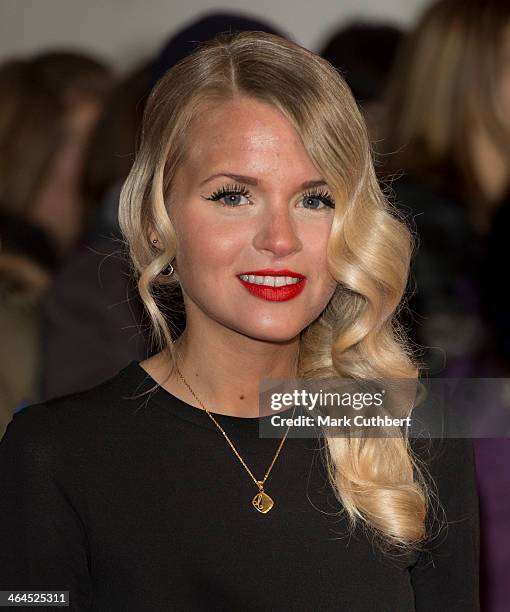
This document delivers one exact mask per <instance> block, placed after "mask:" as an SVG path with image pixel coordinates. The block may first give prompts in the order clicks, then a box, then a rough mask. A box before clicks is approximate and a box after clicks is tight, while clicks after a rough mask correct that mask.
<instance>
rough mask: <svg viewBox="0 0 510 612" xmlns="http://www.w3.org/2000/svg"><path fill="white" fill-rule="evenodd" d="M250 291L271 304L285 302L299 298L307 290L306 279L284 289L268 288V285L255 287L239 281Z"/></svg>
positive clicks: (284, 286) (283, 287) (285, 286)
mask: <svg viewBox="0 0 510 612" xmlns="http://www.w3.org/2000/svg"><path fill="white" fill-rule="evenodd" d="M239 280H240V281H241V284H243V285H244V286H245V287H246V289H248V291H249V292H250V293H251V294H252V295H254V296H256V297H258V298H262V299H263V300H268V301H269V302H285V301H287V300H292V299H293V298H295V297H297V296H298V295H299V294H300V293H301V292H302V291H303V289H304V288H305V282H306V279H304V278H303V279H302V280H300V281H298V282H297V283H294V284H293V285H283V286H282V287H268V286H267V285H255V284H254V283H249V282H248V281H245V280H243V279H242V278H240V279H239Z"/></svg>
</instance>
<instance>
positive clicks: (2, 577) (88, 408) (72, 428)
mask: <svg viewBox="0 0 510 612" xmlns="http://www.w3.org/2000/svg"><path fill="white" fill-rule="evenodd" d="M154 384H155V383H154V381H153V380H152V379H151V378H150V377H149V376H148V375H147V373H146V372H145V371H144V370H143V368H141V366H140V365H139V363H138V362H136V361H133V362H131V363H130V364H129V365H128V366H127V367H125V368H124V369H123V370H121V371H120V372H119V373H118V374H117V375H116V376H115V377H113V378H111V379H110V380H108V381H106V382H105V383H103V384H101V385H99V386H96V387H94V388H93V389H91V390H88V391H82V392H80V393H77V394H74V395H68V396H65V397H61V398H58V399H54V400H51V401H48V402H46V403H43V404H38V405H34V406H30V407H28V408H25V409H24V410H23V411H21V412H20V413H18V414H16V416H15V417H14V420H13V421H12V422H11V424H10V425H9V427H8V429H7V432H6V434H5V436H4V438H3V440H2V442H1V443H0V491H1V494H0V542H1V545H0V590H21V589H23V590H44V591H55V590H69V591H70V608H71V609H72V610H97V611H108V612H112V611H117V610H118V611H123V612H128V611H144V610H147V611H151V612H156V611H163V610H165V611H168V610H207V611H210V610H222V611H230V610H247V611H250V610H253V611H255V610H257V611H260V610H286V611H287V610H303V611H304V610H306V611H310V610H321V611H322V610H324V611H326V610H335V611H342V610H345V611H348V612H357V611H364V612H410V611H411V610H418V611H423V612H435V611H437V612H447V611H448V612H453V611H455V610H459V611H460V610H462V612H468V611H472V610H478V609H479V604H478V555H479V540H478V537H479V535H478V496H477V490H476V485H475V472H474V462H473V451H472V445H471V442H470V441H469V440H463V439H449V440H443V441H442V442H439V441H435V442H434V443H433V445H431V444H430V443H427V445H426V447H427V449H425V447H424V448H423V449H422V451H420V452H422V456H423V457H426V458H427V462H428V466H429V470H430V473H431V476H432V477H433V478H434V481H435V483H436V485H437V489H438V494H439V498H440V501H441V503H442V505H443V508H444V509H445V511H446V517H447V520H448V525H447V527H446V528H443V529H442V530H441V531H440V532H437V533H436V535H435V536H431V539H430V542H428V544H427V546H426V548H425V550H424V551H423V552H413V553H410V554H407V555H404V556H402V555H401V556H398V555H391V556H388V555H385V554H383V553H382V552H380V550H379V548H378V547H376V546H374V545H373V542H372V541H371V536H370V533H369V532H366V531H364V530H363V529H362V528H361V527H359V528H356V530H355V532H354V533H353V534H351V535H349V534H348V531H347V522H346V520H345V518H342V517H340V518H339V517H338V514H337V513H338V510H339V509H340V505H339V502H337V500H336V499H335V497H334V495H333V492H332V489H331V486H330V485H329V483H328V481H327V476H326V472H325V467H324V464H323V461H322V458H321V456H320V454H321V452H322V451H321V450H320V445H321V440H320V439H318V438H316V439H312V438H309V439H304V438H291V437H288V438H287V440H286V442H285V444H284V446H283V449H282V451H281V454H280V456H279V458H278V460H277V461H276V463H275V465H274V467H273V469H272V471H271V473H270V476H269V478H268V480H267V482H266V486H265V490H266V492H267V493H268V494H269V495H271V497H272V498H273V499H274V501H275V505H274V507H273V508H272V509H271V510H270V511H269V512H268V513H267V514H261V513H259V512H258V511H257V510H256V509H255V508H254V507H253V506H252V503H251V500H252V498H253V496H254V495H255V493H256V492H257V488H256V486H255V484H254V482H253V481H252V480H251V479H250V477H249V475H248V474H247V472H246V471H245V470H244V468H243V466H242V465H241V463H240V462H239V460H238V459H237V457H236V456H235V455H234V453H233V452H232V449H231V448H230V446H229V445H228V444H227V442H226V440H225V439H224V437H223V436H222V434H221V432H220V431H219V430H218V429H217V428H216V426H215V425H214V423H213V422H212V421H211V420H210V419H209V417H208V416H207V414H206V413H205V412H203V411H202V410H200V409H198V408H196V407H194V406H191V405H189V404H186V403H185V402H183V401H182V400H180V399H178V398H177V397H175V396H173V395H171V394H170V393H168V392H167V391H166V390H164V389H163V388H161V387H159V386H158V387H157V388H156V391H155V392H154V393H153V394H152V395H150V396H149V398H148V396H147V395H144V396H142V397H140V396H138V397H135V396H137V395H138V394H140V393H141V392H142V391H145V390H147V389H149V388H151V387H153V386H154ZM213 415H214V416H215V417H216V418H217V420H218V422H219V423H220V424H221V425H222V427H223V428H224V429H225V431H226V432H227V434H228V435H229V436H230V437H231V439H232V441H233V443H234V445H235V446H236V448H237V449H238V450H239V452H240V454H241V456H242V457H243V459H244V460H245V461H246V463H247V465H248V466H249V467H250V469H251V470H252V472H253V473H254V475H255V476H256V477H258V478H260V479H261V478H262V477H263V475H264V474H265V472H266V470H267V468H268V467H269V464H270V462H271V460H272V458H273V456H274V454H275V451H276V448H277V446H278V444H279V440H277V439H275V438H260V437H259V429H258V421H259V419H256V418H241V417H233V416H228V415H223V414H216V413H213ZM261 418H262V419H266V418H267V419H269V418H270V417H261ZM322 443H323V441H322ZM423 453H424V454H423ZM434 520H435V519H434ZM434 520H432V519H431V522H430V525H431V526H432V525H433V523H434Z"/></svg>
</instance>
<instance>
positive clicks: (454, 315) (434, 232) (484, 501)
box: [375, 0, 510, 612]
mask: <svg viewBox="0 0 510 612" xmlns="http://www.w3.org/2000/svg"><path fill="white" fill-rule="evenodd" d="M381 128H382V129H381V131H380V133H379V136H380V137H381V138H382V140H379V139H378V138H376V139H375V142H376V143H377V146H378V148H379V151H380V152H381V153H383V155H382V156H381V158H380V161H381V167H380V172H381V175H382V176H383V177H384V178H385V179H389V178H391V179H393V180H392V183H391V190H392V191H393V197H394V199H395V203H396V205H397V206H398V207H399V209H400V210H401V211H402V213H403V214H404V215H405V216H408V218H409V220H410V221H411V223H412V224H413V225H414V228H415V230H416V232H417V236H418V241H419V244H418V248H417V251H416V253H415V257H414V262H413V267H412V275H413V277H414V284H413V285H412V286H411V287H410V289H411V291H414V293H413V295H412V296H411V299H410V312H409V313H408V316H409V319H408V321H407V324H408V325H409V326H410V328H411V330H412V332H413V336H414V338H415V340H416V341H417V342H418V343H419V344H420V345H424V348H425V352H424V355H425V359H424V360H425V362H426V364H427V365H428V372H426V375H429V376H437V375H441V376H444V377H463V376H468V377H469V376H474V377H498V376H503V377H507V376H510V368H509V360H508V353H507V352H505V346H506V347H507V348H506V350H508V346H507V345H506V343H505V340H504V337H505V332H506V338H507V341H508V317H509V310H508V308H507V303H506V302H505V298H504V295H503V294H504V284H502V283H503V279H504V278H505V276H506V275H507V269H506V261H507V257H506V249H507V242H508V238H507V237H508V232H509V231H510V215H509V214H508V212H506V213H505V212H504V211H506V210H507V209H508V206H509V201H508V197H509V184H510V3H509V2H507V1H505V2H503V1H498V0H483V1H482V0H467V1H459V0H440V1H439V2H435V3H434V4H432V5H431V6H430V7H429V8H428V9H427V10H426V11H425V13H424V15H423V16H422V17H421V19H420V20H419V23H418V25H417V26H416V28H415V29H414V31H413V32H412V33H411V34H410V35H409V37H408V38H407V40H406V41H405V43H404V45H403V46H402V48H401V53H400V54H399V57H398V59H397V62H396V65H395V70H394V75H393V78H392V82H391V84H390V87H389V89H388V95H387V108H386V113H385V120H384V123H383V124H382V125H381ZM480 401H481V403H482V405H483V398H481V400H480ZM474 443H475V455H476V465H477V474H478V484H479V489H480V512H481V522H482V530H481V550H482V553H481V567H482V583H481V595H482V603H483V606H482V609H483V610H486V611H487V612H503V611H506V610H508V602H509V601H510V548H509V546H508V542H509V540H510V478H509V476H508V475H509V474H510V441H509V440H508V439H490V438H487V439H475V440H474Z"/></svg>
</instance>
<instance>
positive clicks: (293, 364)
mask: <svg viewBox="0 0 510 612" xmlns="http://www.w3.org/2000/svg"><path fill="white" fill-rule="evenodd" d="M174 347H175V349H176V352H177V354H178V355H179V362H178V367H179V370H180V371H181V373H182V375H183V376H184V378H185V379H186V381H187V382H188V384H189V385H190V387H191V389H193V391H194V393H195V394H196V395H197V396H198V398H199V399H200V400H201V402H202V403H203V405H204V406H205V407H206V408H207V410H209V411H211V412H216V413H219V414H228V415H230V416H239V417H258V416H260V413H259V383H260V380H261V379H262V378H292V377H296V368H297V358H298V351H299V337H296V338H293V339H292V340H290V341H286V342H282V343H274V342H266V341H261V340H254V339H252V338H248V337H246V336H244V335H242V334H239V333H237V332H234V331H232V330H229V329H227V328H225V327H222V326H217V328H216V329H215V330H214V332H213V333H209V334H204V333H203V332H201V333H198V332H195V331H194V330H193V329H189V328H186V330H185V331H184V333H183V334H182V336H181V337H180V338H179V339H178V340H177V341H176V342H175V344H174ZM172 379H173V384H174V385H176V384H180V389H181V397H183V398H184V395H185V394H186V397H187V398H189V401H190V403H193V404H196V401H195V400H194V398H193V396H192V394H191V393H190V392H189V390H188V389H187V388H186V386H185V385H184V383H183V382H182V381H181V380H180V377H179V376H178V374H177V373H174V375H173V376H172ZM174 388H176V387H174ZM191 398H193V401H191Z"/></svg>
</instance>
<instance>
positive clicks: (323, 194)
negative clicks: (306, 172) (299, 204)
mask: <svg viewBox="0 0 510 612" xmlns="http://www.w3.org/2000/svg"><path fill="white" fill-rule="evenodd" d="M303 197H304V198H319V200H322V202H323V203H324V204H326V206H329V207H330V208H335V200H334V198H333V196H332V195H331V194H330V193H329V191H328V190H327V189H324V188H317V189H312V190H310V191H307V192H306V193H304V194H303Z"/></svg>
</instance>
